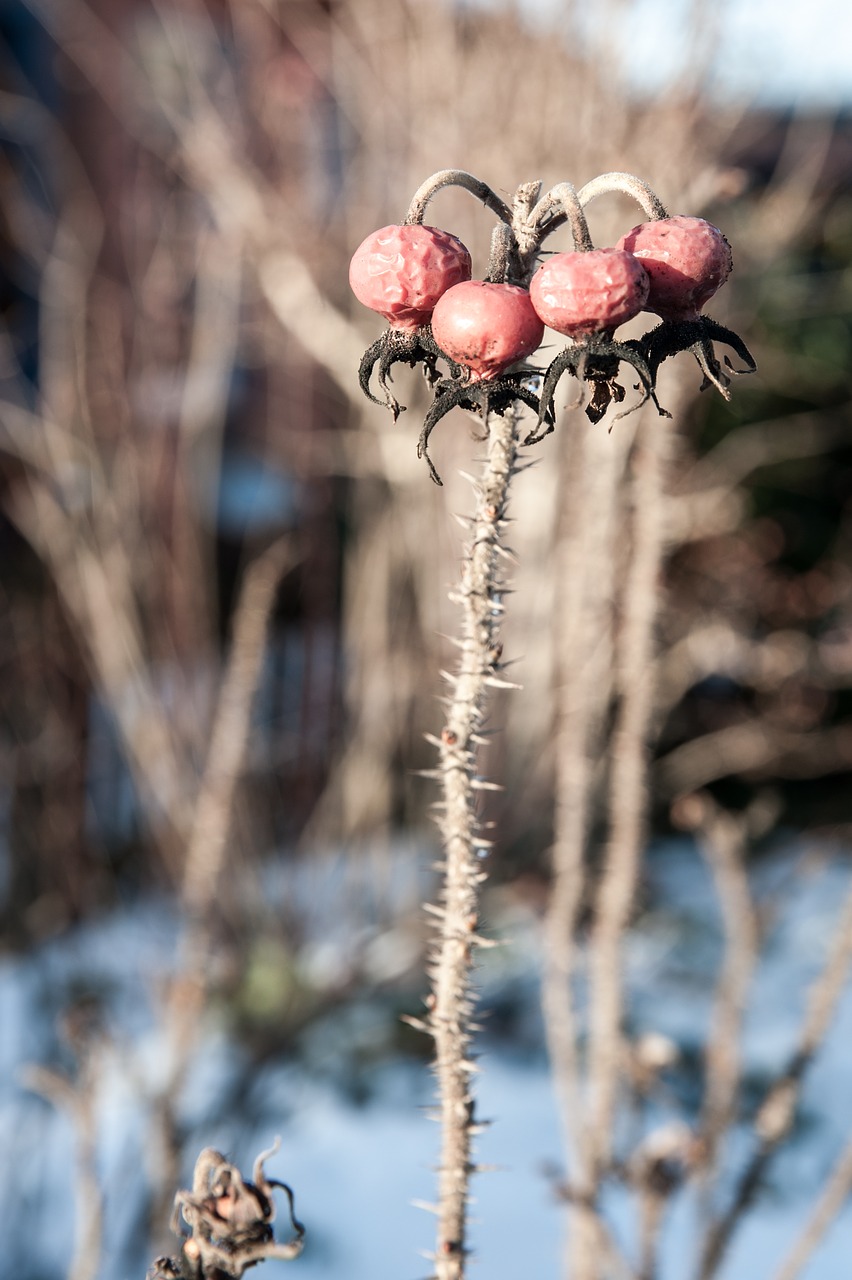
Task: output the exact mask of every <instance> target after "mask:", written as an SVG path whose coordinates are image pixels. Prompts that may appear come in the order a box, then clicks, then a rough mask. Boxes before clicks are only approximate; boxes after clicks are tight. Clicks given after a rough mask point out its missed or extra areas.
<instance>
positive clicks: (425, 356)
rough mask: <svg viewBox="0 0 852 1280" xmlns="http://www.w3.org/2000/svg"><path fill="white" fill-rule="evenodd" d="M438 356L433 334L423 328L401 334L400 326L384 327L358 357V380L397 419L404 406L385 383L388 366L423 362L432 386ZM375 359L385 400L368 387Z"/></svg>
mask: <svg viewBox="0 0 852 1280" xmlns="http://www.w3.org/2000/svg"><path fill="white" fill-rule="evenodd" d="M439 355H441V352H440V351H439V350H438V348H437V347H436V346H435V344H434V342H433V341H432V335H431V334H430V333H428V331H427V330H425V329H418V330H417V331H416V332H414V333H403V332H402V330H400V329H386V330H385V332H384V333H383V334H382V336H381V337H380V338H377V339H376V341H375V342H374V343H373V344H372V345H371V346H369V347H368V348H367V350H366V351H365V352H364V354H363V356H362V357H361V363H360V365H359V367H358V382H359V385H360V387H361V390H362V391H363V392H364V395H365V396H366V397H367V399H368V400H372V402H373V404H380V405H382V407H383V408H387V409H390V411H391V413H392V414H393V420H394V422H396V420H397V418H398V417H399V415H400V414H401V413H404V412H405V405H401V404H400V403H399V401H398V400H397V398H396V396H395V395H394V394H393V392H392V391H391V389H390V387H389V386H388V377H389V376H390V371H391V368H392V367H393V365H395V364H397V363H400V362H402V363H403V364H407V365H409V366H410V367H411V368H412V369H413V368H414V366H415V365H416V364H422V365H423V369H424V373H425V374H426V379H427V381H428V383H429V385H430V386H434V385H435V383H436V382H437V381H438V379H439V378H440V374H439V372H438V369H437V366H436V360H437V358H438V356H439ZM377 362H378V366H379V373H378V382H379V386H380V387H381V389H382V391H383V393H384V397H385V398H384V400H379V399H378V397H377V396H374V395H373V393H372V391H371V390H370V379H371V377H372V375H373V369H374V368H375V366H376V363H377Z"/></svg>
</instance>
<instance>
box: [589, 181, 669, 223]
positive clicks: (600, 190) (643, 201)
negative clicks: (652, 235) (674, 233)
mask: <svg viewBox="0 0 852 1280" xmlns="http://www.w3.org/2000/svg"><path fill="white" fill-rule="evenodd" d="M613 191H620V192H622V194H623V195H626V196H632V197H633V199H634V200H635V201H636V203H637V204H638V205H639V207H640V209H641V210H642V212H643V213H644V214H646V215H647V217H648V219H649V220H650V221H653V220H655V219H656V218H667V217H668V216H669V215H668V211H667V209H666V206H665V205H664V204H663V202H662V200H661V199H660V197H659V196H658V195H657V193H656V192H655V191H654V190H653V189H652V188H651V187H649V186H648V183H647V182H643V181H642V179H641V178H637V177H635V175H634V174H632V173H601V174H599V175H598V177H597V178H592V180H591V182H587V183H586V185H585V186H584V187H581V188H580V190H579V191H578V192H577V197H578V199H579V201H580V204H581V205H587V204H590V203H591V202H592V200H596V199H597V198H598V196H605V195H609V194H610V193H611V192H613Z"/></svg>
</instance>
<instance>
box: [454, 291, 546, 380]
mask: <svg viewBox="0 0 852 1280" xmlns="http://www.w3.org/2000/svg"><path fill="white" fill-rule="evenodd" d="M432 336H433V338H434V339H435V342H436V343H437V344H438V346H439V347H440V348H441V350H442V351H443V352H445V354H446V355H448V356H449V358H450V359H451V360H454V361H455V362H456V363H457V364H463V365H467V367H468V368H469V369H470V371H471V382H479V381H481V380H482V379H484V378H496V377H497V376H498V375H499V374H501V373H502V372H503V370H504V369H507V368H508V367H509V365H512V364H514V363H515V361H516V360H522V359H523V358H524V357H525V356H528V355H530V354H531V353H532V352H533V351H535V349H536V347H538V346H539V344H540V343H541V340H542V338H543V336H544V325H543V324H542V322H541V320H540V319H539V317H538V316H537V315H536V312H535V309H534V307H533V305H532V302H531V301H530V295H529V293H528V292H527V291H526V289H520V288H518V286H517V285H512V284H490V283H488V282H487V281H484V280H468V281H466V282H464V283H462V284H457V285H455V286H454V287H453V288H452V289H448V290H447V292H446V293H445V294H443V295H442V297H441V299H440V301H439V302H438V303H437V305H436V307H435V310H434V312H433V315H432Z"/></svg>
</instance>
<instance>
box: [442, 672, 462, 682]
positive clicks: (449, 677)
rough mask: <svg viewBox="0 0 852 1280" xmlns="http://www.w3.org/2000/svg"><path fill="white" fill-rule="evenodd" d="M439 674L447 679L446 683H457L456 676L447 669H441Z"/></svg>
mask: <svg viewBox="0 0 852 1280" xmlns="http://www.w3.org/2000/svg"><path fill="white" fill-rule="evenodd" d="M439 674H440V675H441V676H442V677H443V679H444V680H446V681H447V683H448V684H458V682H459V678H458V676H454V675H452V674H451V673H450V672H449V671H443V670H442V671H441V672H440V673H439Z"/></svg>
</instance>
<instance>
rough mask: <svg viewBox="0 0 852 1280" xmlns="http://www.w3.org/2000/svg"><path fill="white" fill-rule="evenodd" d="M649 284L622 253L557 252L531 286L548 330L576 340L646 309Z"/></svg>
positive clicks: (634, 262) (640, 268)
mask: <svg viewBox="0 0 852 1280" xmlns="http://www.w3.org/2000/svg"><path fill="white" fill-rule="evenodd" d="M648 289H649V280H648V275H647V273H646V271H645V269H644V267H643V266H642V264H641V263H640V262H639V261H638V260H637V259H636V258H635V257H634V256H633V254H631V253H627V252H625V250H623V249H592V250H590V251H588V252H575V253H557V254H554V256H553V257H552V258H548V260H547V261H546V262H545V263H544V264H543V265H542V266H540V267H539V269H538V271H536V273H535V275H534V276H533V278H532V280H531V282H530V298H531V300H532V304H533V306H534V307H535V310H536V312H537V313H538V315H539V316H540V318H541V319H542V320H543V321H544V323H545V324H546V325H549V326H550V328H551V329H555V330H556V332H557V333H564V334H567V335H568V336H569V337H572V338H577V337H582V336H583V335H586V334H591V333H600V332H602V331H604V330H610V331H611V330H613V329H615V328H617V326H618V325H620V324H624V323H625V321H627V320H632V318H633V317H634V316H635V315H638V314H639V312H640V311H641V310H642V309H643V307H644V306H645V303H646V301H647V298H648Z"/></svg>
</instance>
